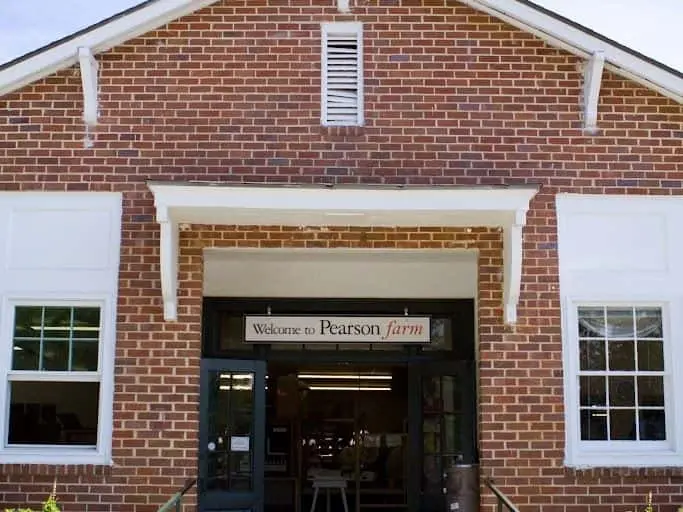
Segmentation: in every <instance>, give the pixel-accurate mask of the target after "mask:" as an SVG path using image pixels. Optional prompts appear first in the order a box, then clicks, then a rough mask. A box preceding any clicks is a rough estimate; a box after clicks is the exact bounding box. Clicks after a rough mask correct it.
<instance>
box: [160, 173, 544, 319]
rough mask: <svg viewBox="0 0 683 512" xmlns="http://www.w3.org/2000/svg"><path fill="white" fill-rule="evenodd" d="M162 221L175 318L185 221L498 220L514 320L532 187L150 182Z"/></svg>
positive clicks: (508, 315)
mask: <svg viewBox="0 0 683 512" xmlns="http://www.w3.org/2000/svg"><path fill="white" fill-rule="evenodd" d="M149 188H150V190H151V191H152V194H153V195H154V204H155V206H156V219H157V222H159V225H160V233H161V235H160V245H161V246H160V258H161V261H160V263H161V288H162V296H163V302H164V318H165V319H166V320H176V318H177V300H178V299H177V297H178V294H177V289H178V257H179V247H178V237H179V230H180V228H181V226H182V225H184V224H215V225H250V226H253V225H279V226H295V227H298V226H378V227H395V226H409V227H420V226H440V227H469V226H478V227H483V226H486V227H495V228H500V229H501V230H502V232H503V260H504V262H503V264H504V275H503V282H504V290H503V291H504V293H503V301H504V304H503V307H504V321H505V323H506V324H514V323H515V322H516V320H517V304H518V302H519V293H520V286H521V277H522V256H523V255H522V228H523V227H524V225H525V224H526V214H527V211H528V209H529V203H530V201H531V199H532V198H533V197H534V196H535V195H536V192H537V191H538V189H537V188H536V187H497V188H496V187H472V188H469V187H468V188H463V187H438V188H434V187H367V188H355V187H354V188H351V187H307V186H246V185H243V186H239V185H238V186H235V185H221V184H208V183H177V182H151V183H149Z"/></svg>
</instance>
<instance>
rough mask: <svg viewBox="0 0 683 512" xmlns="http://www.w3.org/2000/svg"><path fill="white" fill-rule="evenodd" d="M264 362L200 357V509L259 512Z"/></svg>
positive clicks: (261, 483)
mask: <svg viewBox="0 0 683 512" xmlns="http://www.w3.org/2000/svg"><path fill="white" fill-rule="evenodd" d="M265 387H266V376H265V362H263V361H241V360H230V359H223V360H218V359H204V360H202V369H201V398H200V432H199V443H200V444H199V509H200V511H202V512H210V511H215V512H233V511H235V512H237V511H239V512H242V511H245V512H246V511H249V512H262V510H263V463H264V439H265Z"/></svg>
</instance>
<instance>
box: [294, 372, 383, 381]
mask: <svg viewBox="0 0 683 512" xmlns="http://www.w3.org/2000/svg"><path fill="white" fill-rule="evenodd" d="M297 377H299V378H300V379H330V380H335V379H340V380H341V379H343V380H391V375H382V374H377V373H370V374H362V373H359V374H350V373H300V374H299V375H297Z"/></svg>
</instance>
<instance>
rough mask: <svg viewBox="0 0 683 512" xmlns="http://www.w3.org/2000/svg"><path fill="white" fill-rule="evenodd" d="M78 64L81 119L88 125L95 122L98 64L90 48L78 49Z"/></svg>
mask: <svg viewBox="0 0 683 512" xmlns="http://www.w3.org/2000/svg"><path fill="white" fill-rule="evenodd" d="M78 64H79V65H80V68H81V83H82V85H83V121H85V124H86V125H88V126H95V125H96V124H97V114H98V112H97V111H98V108H99V107H98V103H97V89H98V82H97V74H98V73H97V71H98V68H99V66H98V64H97V60H95V56H94V55H93V54H92V52H91V51H90V48H84V47H81V48H79V49H78Z"/></svg>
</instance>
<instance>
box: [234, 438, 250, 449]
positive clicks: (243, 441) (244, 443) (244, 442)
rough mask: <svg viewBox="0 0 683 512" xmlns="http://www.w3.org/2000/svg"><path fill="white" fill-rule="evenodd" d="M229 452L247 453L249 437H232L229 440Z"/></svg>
mask: <svg viewBox="0 0 683 512" xmlns="http://www.w3.org/2000/svg"><path fill="white" fill-rule="evenodd" d="M230 451H232V452H248V451H249V436H232V437H231V438H230Z"/></svg>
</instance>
